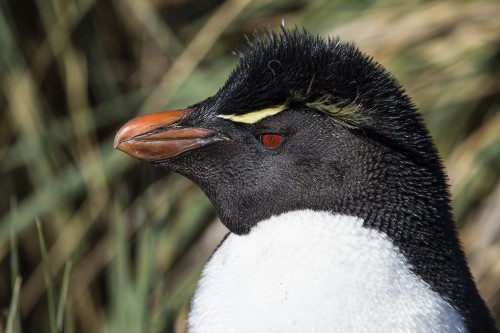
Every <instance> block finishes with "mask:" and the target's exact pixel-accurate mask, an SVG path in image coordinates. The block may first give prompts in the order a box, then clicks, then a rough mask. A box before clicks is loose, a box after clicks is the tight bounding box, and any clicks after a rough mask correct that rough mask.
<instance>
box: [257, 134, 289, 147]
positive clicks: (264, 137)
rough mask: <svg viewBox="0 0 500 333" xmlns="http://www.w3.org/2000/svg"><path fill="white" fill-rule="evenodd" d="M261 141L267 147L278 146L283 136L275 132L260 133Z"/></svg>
mask: <svg viewBox="0 0 500 333" xmlns="http://www.w3.org/2000/svg"><path fill="white" fill-rule="evenodd" d="M259 141H260V143H262V144H263V145H264V146H266V147H269V148H276V147H278V146H279V145H281V143H282V142H283V137H282V136H281V135H279V134H275V133H265V134H261V135H259Z"/></svg>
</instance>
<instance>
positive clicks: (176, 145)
mask: <svg viewBox="0 0 500 333" xmlns="http://www.w3.org/2000/svg"><path fill="white" fill-rule="evenodd" d="M191 112H192V109H184V110H174V111H166V112H159V113H153V114H148V115H145V116H141V117H137V118H135V119H132V120H130V121H129V122H127V123H126V124H125V125H123V127H122V128H121V129H120V130H119V131H118V133H117V134H116V136H115V141H114V144H113V147H114V148H116V149H119V150H121V151H123V152H124V153H127V154H129V155H130V156H132V157H135V158H138V159H140V160H145V161H161V160H165V159H168V158H170V157H174V156H177V155H179V154H182V153H184V152H187V151H190V150H193V149H196V148H200V147H203V146H206V145H208V144H210V143H213V142H216V141H221V140H222V139H224V138H223V137H222V136H220V135H218V134H217V133H215V132H214V131H212V130H209V129H205V128H196V127H188V126H183V125H181V124H180V122H181V120H182V119H184V118H185V117H186V116H187V115H188V114H190V113H191Z"/></svg>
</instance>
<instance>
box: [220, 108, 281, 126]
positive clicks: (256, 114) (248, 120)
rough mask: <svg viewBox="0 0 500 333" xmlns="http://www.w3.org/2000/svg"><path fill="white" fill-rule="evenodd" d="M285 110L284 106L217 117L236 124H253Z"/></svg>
mask: <svg viewBox="0 0 500 333" xmlns="http://www.w3.org/2000/svg"><path fill="white" fill-rule="evenodd" d="M285 109H286V105H278V106H276V107H273V108H267V109H262V110H258V111H253V112H248V113H245V114H239V115H236V114H221V115H218V116H217V117H219V118H222V119H227V120H231V121H234V122H237V123H245V124H255V123H256V122H258V121H260V120H262V119H264V118H267V117H270V116H274V115H275V114H278V113H280V112H281V111H283V110H285Z"/></svg>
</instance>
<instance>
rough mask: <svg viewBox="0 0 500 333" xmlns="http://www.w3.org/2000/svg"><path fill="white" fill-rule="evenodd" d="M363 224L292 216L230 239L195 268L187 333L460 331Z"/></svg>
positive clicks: (445, 307) (455, 318)
mask: <svg viewBox="0 0 500 333" xmlns="http://www.w3.org/2000/svg"><path fill="white" fill-rule="evenodd" d="M362 222H363V221H362V220H360V219H358V218H355V217H350V216H342V215H332V214H330V213H327V212H312V211H299V212H292V213H287V214H283V215H280V216H277V217H272V218H271V219H269V220H266V221H262V222H260V223H259V224H258V225H257V226H256V227H255V228H254V229H253V230H252V231H251V232H250V233H249V234H248V235H245V236H237V235H234V234H231V235H229V236H228V238H227V239H226V241H225V242H224V243H223V244H222V245H221V246H220V247H219V249H218V250H217V251H216V253H215V254H214V255H213V257H212V258H211V260H210V262H209V263H208V264H207V265H206V267H205V269H204V271H203V274H202V277H201V279H200V282H199V284H198V289H197V292H196V294H195V296H194V299H193V302H192V310H191V313H190V316H189V323H188V324H189V330H190V332H193V333H194V332H203V333H211V332H234V333H237V332H466V329H465V328H464V324H463V319H462V317H461V316H460V314H459V313H458V312H457V311H456V310H455V309H454V308H453V307H452V306H451V305H450V304H449V303H448V302H446V301H445V300H444V299H442V298H441V297H440V296H439V295H438V294H437V293H435V292H434V291H432V290H431V288H430V287H429V286H428V285H427V284H426V283H424V282H423V281H422V280H421V279H419V278H418V277H417V276H415V275H414V274H413V273H412V272H411V270H410V268H409V266H408V264H407V262H406V260H405V258H404V257H403V255H402V254H401V253H400V251H399V250H398V249H397V248H396V247H395V246H394V245H393V243H392V242H391V241H390V240H389V239H388V238H387V237H385V236H384V235H383V234H381V233H379V232H377V231H374V230H369V229H366V228H364V227H362Z"/></svg>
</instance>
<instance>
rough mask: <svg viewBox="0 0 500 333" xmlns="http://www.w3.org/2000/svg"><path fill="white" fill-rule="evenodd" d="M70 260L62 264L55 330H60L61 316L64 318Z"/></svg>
mask: <svg viewBox="0 0 500 333" xmlns="http://www.w3.org/2000/svg"><path fill="white" fill-rule="evenodd" d="M72 265H73V264H72V262H71V261H67V262H66V265H65V266H64V276H63V282H62V288H61V295H60V298H59V304H58V306H57V315H56V319H57V320H56V324H57V332H62V328H63V318H64V309H65V307H66V298H67V295H68V286H69V276H70V273H71V266H72Z"/></svg>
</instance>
